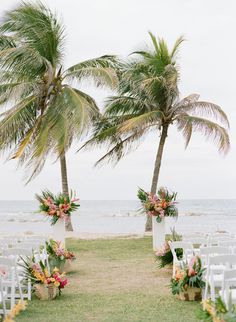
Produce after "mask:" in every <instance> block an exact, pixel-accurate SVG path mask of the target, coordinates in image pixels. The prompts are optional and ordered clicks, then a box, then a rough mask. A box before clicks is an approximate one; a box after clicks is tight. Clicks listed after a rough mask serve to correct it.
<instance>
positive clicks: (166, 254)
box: [155, 230, 183, 268]
mask: <svg viewBox="0 0 236 322" xmlns="http://www.w3.org/2000/svg"><path fill="white" fill-rule="evenodd" d="M179 240H181V236H180V235H178V234H177V233H176V231H175V230H172V232H171V236H170V237H169V238H167V241H166V242H165V243H164V244H163V246H162V247H161V248H160V249H158V251H157V252H156V253H155V256H156V260H157V262H158V267H159V268H163V267H165V266H166V265H171V264H173V255H172V252H171V249H170V246H169V243H168V241H179ZM176 254H177V257H178V259H180V258H182V256H183V249H181V248H180V249H176Z"/></svg>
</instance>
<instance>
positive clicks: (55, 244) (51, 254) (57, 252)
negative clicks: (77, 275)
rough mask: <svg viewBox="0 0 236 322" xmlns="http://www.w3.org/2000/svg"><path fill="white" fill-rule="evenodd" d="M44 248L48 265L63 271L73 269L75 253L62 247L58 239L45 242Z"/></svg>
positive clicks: (66, 271)
mask: <svg viewBox="0 0 236 322" xmlns="http://www.w3.org/2000/svg"><path fill="white" fill-rule="evenodd" d="M46 250H47V253H48V261H49V265H50V267H58V268H59V270H60V271H61V272H62V271H63V272H65V273H68V272H71V271H73V270H74V265H73V263H74V261H75V255H74V253H72V252H70V251H69V250H67V249H66V248H64V247H63V245H62V244H61V242H60V241H55V240H53V239H51V240H50V241H49V242H46Z"/></svg>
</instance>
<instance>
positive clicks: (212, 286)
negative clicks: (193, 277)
mask: <svg viewBox="0 0 236 322" xmlns="http://www.w3.org/2000/svg"><path fill="white" fill-rule="evenodd" d="M210 288H211V300H212V301H213V302H215V299H216V295H215V286H214V284H212V283H211V285H210Z"/></svg>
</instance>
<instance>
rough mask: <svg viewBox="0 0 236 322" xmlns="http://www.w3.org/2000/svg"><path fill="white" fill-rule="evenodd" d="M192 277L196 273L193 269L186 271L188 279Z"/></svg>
mask: <svg viewBox="0 0 236 322" xmlns="http://www.w3.org/2000/svg"><path fill="white" fill-rule="evenodd" d="M194 275H196V272H195V270H194V268H193V267H190V268H189V269H188V276H189V277H190V276H194Z"/></svg>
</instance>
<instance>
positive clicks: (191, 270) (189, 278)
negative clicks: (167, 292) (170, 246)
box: [170, 256, 205, 295]
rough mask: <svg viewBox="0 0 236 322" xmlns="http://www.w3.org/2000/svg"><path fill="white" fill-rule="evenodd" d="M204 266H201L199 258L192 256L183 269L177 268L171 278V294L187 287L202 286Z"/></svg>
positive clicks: (182, 290)
mask: <svg viewBox="0 0 236 322" xmlns="http://www.w3.org/2000/svg"><path fill="white" fill-rule="evenodd" d="M204 271H205V268H203V267H202V263H201V259H200V257H198V256H195V257H193V259H192V260H191V262H190V263H189V264H185V265H184V268H183V269H180V268H177V269H176V273H175V276H174V277H172V278H171V284H170V288H171V292H172V294H173V295H176V294H180V293H181V292H184V291H185V290H186V289H187V288H188V287H197V288H204V286H205V282H204V280H203V274H204Z"/></svg>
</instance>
